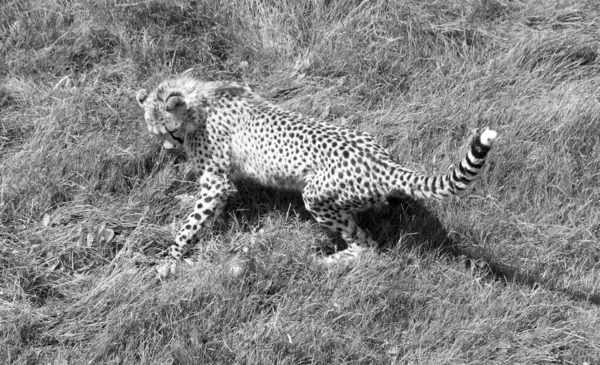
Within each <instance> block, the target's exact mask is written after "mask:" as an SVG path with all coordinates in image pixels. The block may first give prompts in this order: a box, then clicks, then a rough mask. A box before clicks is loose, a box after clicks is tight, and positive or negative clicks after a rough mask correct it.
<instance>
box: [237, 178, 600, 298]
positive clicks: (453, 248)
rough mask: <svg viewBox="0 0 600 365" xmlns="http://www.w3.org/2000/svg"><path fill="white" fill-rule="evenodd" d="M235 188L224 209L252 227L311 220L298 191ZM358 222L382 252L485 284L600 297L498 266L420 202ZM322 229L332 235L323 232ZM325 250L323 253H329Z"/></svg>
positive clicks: (398, 203) (393, 206) (392, 204)
mask: <svg viewBox="0 0 600 365" xmlns="http://www.w3.org/2000/svg"><path fill="white" fill-rule="evenodd" d="M236 186H237V189H238V193H237V194H235V195H234V196H233V197H231V198H230V200H229V202H228V204H227V208H226V211H227V212H229V214H234V215H239V214H242V215H243V216H244V218H243V220H244V221H246V222H247V224H248V225H249V226H253V225H256V224H257V223H258V221H259V217H260V216H261V215H264V214H267V213H269V212H271V211H272V210H273V209H287V208H291V209H292V210H293V211H295V212H296V213H297V214H298V215H299V217H300V219H302V220H313V218H312V216H311V214H310V213H309V212H308V211H307V210H306V209H305V208H304V202H303V200H302V196H301V195H300V193H297V192H288V191H281V190H278V189H273V188H268V187H263V186H259V185H257V184H254V183H252V182H249V181H242V182H238V183H237V184H236ZM357 221H358V223H359V224H360V226H361V227H363V228H364V229H366V230H367V231H368V232H369V233H370V234H371V235H372V237H373V239H374V240H375V241H376V242H378V243H379V249H380V251H381V252H382V253H383V254H385V252H389V251H390V250H392V249H394V248H395V247H396V246H397V245H398V244H400V245H402V246H403V247H404V248H406V249H409V250H417V252H418V253H419V254H421V255H436V258H437V259H440V260H452V261H461V262H464V264H465V265H466V266H467V268H470V269H472V272H473V273H474V275H478V276H479V277H481V278H482V279H484V280H492V281H500V282H504V283H517V284H520V285H525V286H529V287H531V288H537V287H540V286H541V287H544V288H545V289H547V290H552V291H558V292H562V293H564V294H566V295H567V296H569V297H570V298H572V299H574V300H577V301H587V302H589V303H592V304H595V305H600V294H590V293H584V292H582V291H574V290H572V289H570V288H561V287H556V286H555V285H554V284H552V283H551V282H548V281H547V280H544V279H543V278H542V277H541V274H540V273H536V272H527V271H525V270H521V269H520V268H518V267H513V266H509V265H506V264H504V263H502V262H500V261H499V260H498V259H497V258H495V257H493V255H492V253H491V252H487V251H486V250H485V249H484V248H482V247H481V246H480V245H479V243H478V242H477V241H476V239H475V237H474V235H471V236H470V237H464V236H459V235H458V234H455V233H449V232H448V231H447V230H446V228H444V226H443V224H442V223H441V221H440V220H439V219H438V217H436V216H435V215H434V214H433V213H432V212H431V211H430V210H429V209H427V208H426V207H425V206H424V205H423V204H422V203H420V202H419V201H415V200H399V199H395V200H392V201H389V202H388V204H382V205H381V206H380V207H378V208H375V209H370V210H368V211H366V212H363V213H360V214H358V215H357ZM323 231H324V232H326V233H328V234H330V235H331V233H330V232H329V230H327V229H326V228H323ZM331 238H332V239H333V240H334V242H332V243H334V244H335V245H337V247H342V248H343V246H344V245H345V243H344V242H343V240H342V239H341V238H339V236H337V235H335V234H333V235H331ZM324 251H325V252H326V253H327V249H324Z"/></svg>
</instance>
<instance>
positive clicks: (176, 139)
mask: <svg viewBox="0 0 600 365" xmlns="http://www.w3.org/2000/svg"><path fill="white" fill-rule="evenodd" d="M167 133H169V135H170V136H171V138H173V140H175V141H176V142H177V143H179V144H183V138H180V137H177V136H176V135H175V134H173V132H171V131H167Z"/></svg>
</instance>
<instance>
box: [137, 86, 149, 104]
mask: <svg viewBox="0 0 600 365" xmlns="http://www.w3.org/2000/svg"><path fill="white" fill-rule="evenodd" d="M147 97H148V92H147V91H146V89H141V90H140V91H138V92H137V94H135V99H136V100H137V102H138V104H140V106H141V107H142V108H143V107H144V101H146V98H147Z"/></svg>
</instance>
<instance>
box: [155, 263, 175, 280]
mask: <svg viewBox="0 0 600 365" xmlns="http://www.w3.org/2000/svg"><path fill="white" fill-rule="evenodd" d="M176 271H177V262H175V261H169V262H166V263H164V264H162V265H160V266H159V267H157V268H156V276H157V277H158V279H159V280H165V279H166V278H168V277H169V276H170V275H171V274H175V272H176Z"/></svg>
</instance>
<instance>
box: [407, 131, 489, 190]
mask: <svg viewBox="0 0 600 365" xmlns="http://www.w3.org/2000/svg"><path fill="white" fill-rule="evenodd" d="M496 137H498V133H496V131H493V130H489V129H488V130H485V131H483V132H482V133H481V134H480V135H479V136H478V137H477V138H475V139H474V140H473V142H472V143H471V148H470V149H469V152H467V155H466V156H465V157H464V158H463V159H462V161H460V163H459V164H458V165H457V166H456V167H455V168H454V169H453V170H452V171H450V172H448V173H447V174H445V175H438V176H433V177H431V176H429V177H427V176H423V175H421V176H416V177H415V181H414V184H413V189H411V193H412V194H411V195H413V196H414V197H417V198H438V199H443V198H447V197H449V196H454V195H458V194H460V193H461V192H463V191H464V190H466V189H467V188H468V187H469V185H471V183H472V182H473V181H474V180H475V179H476V178H477V176H478V174H479V172H480V171H481V169H482V168H483V165H484V163H485V159H486V156H487V154H488V152H489V151H490V149H491V148H492V145H493V143H494V140H495V139H496ZM415 188H416V189H415Z"/></svg>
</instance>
